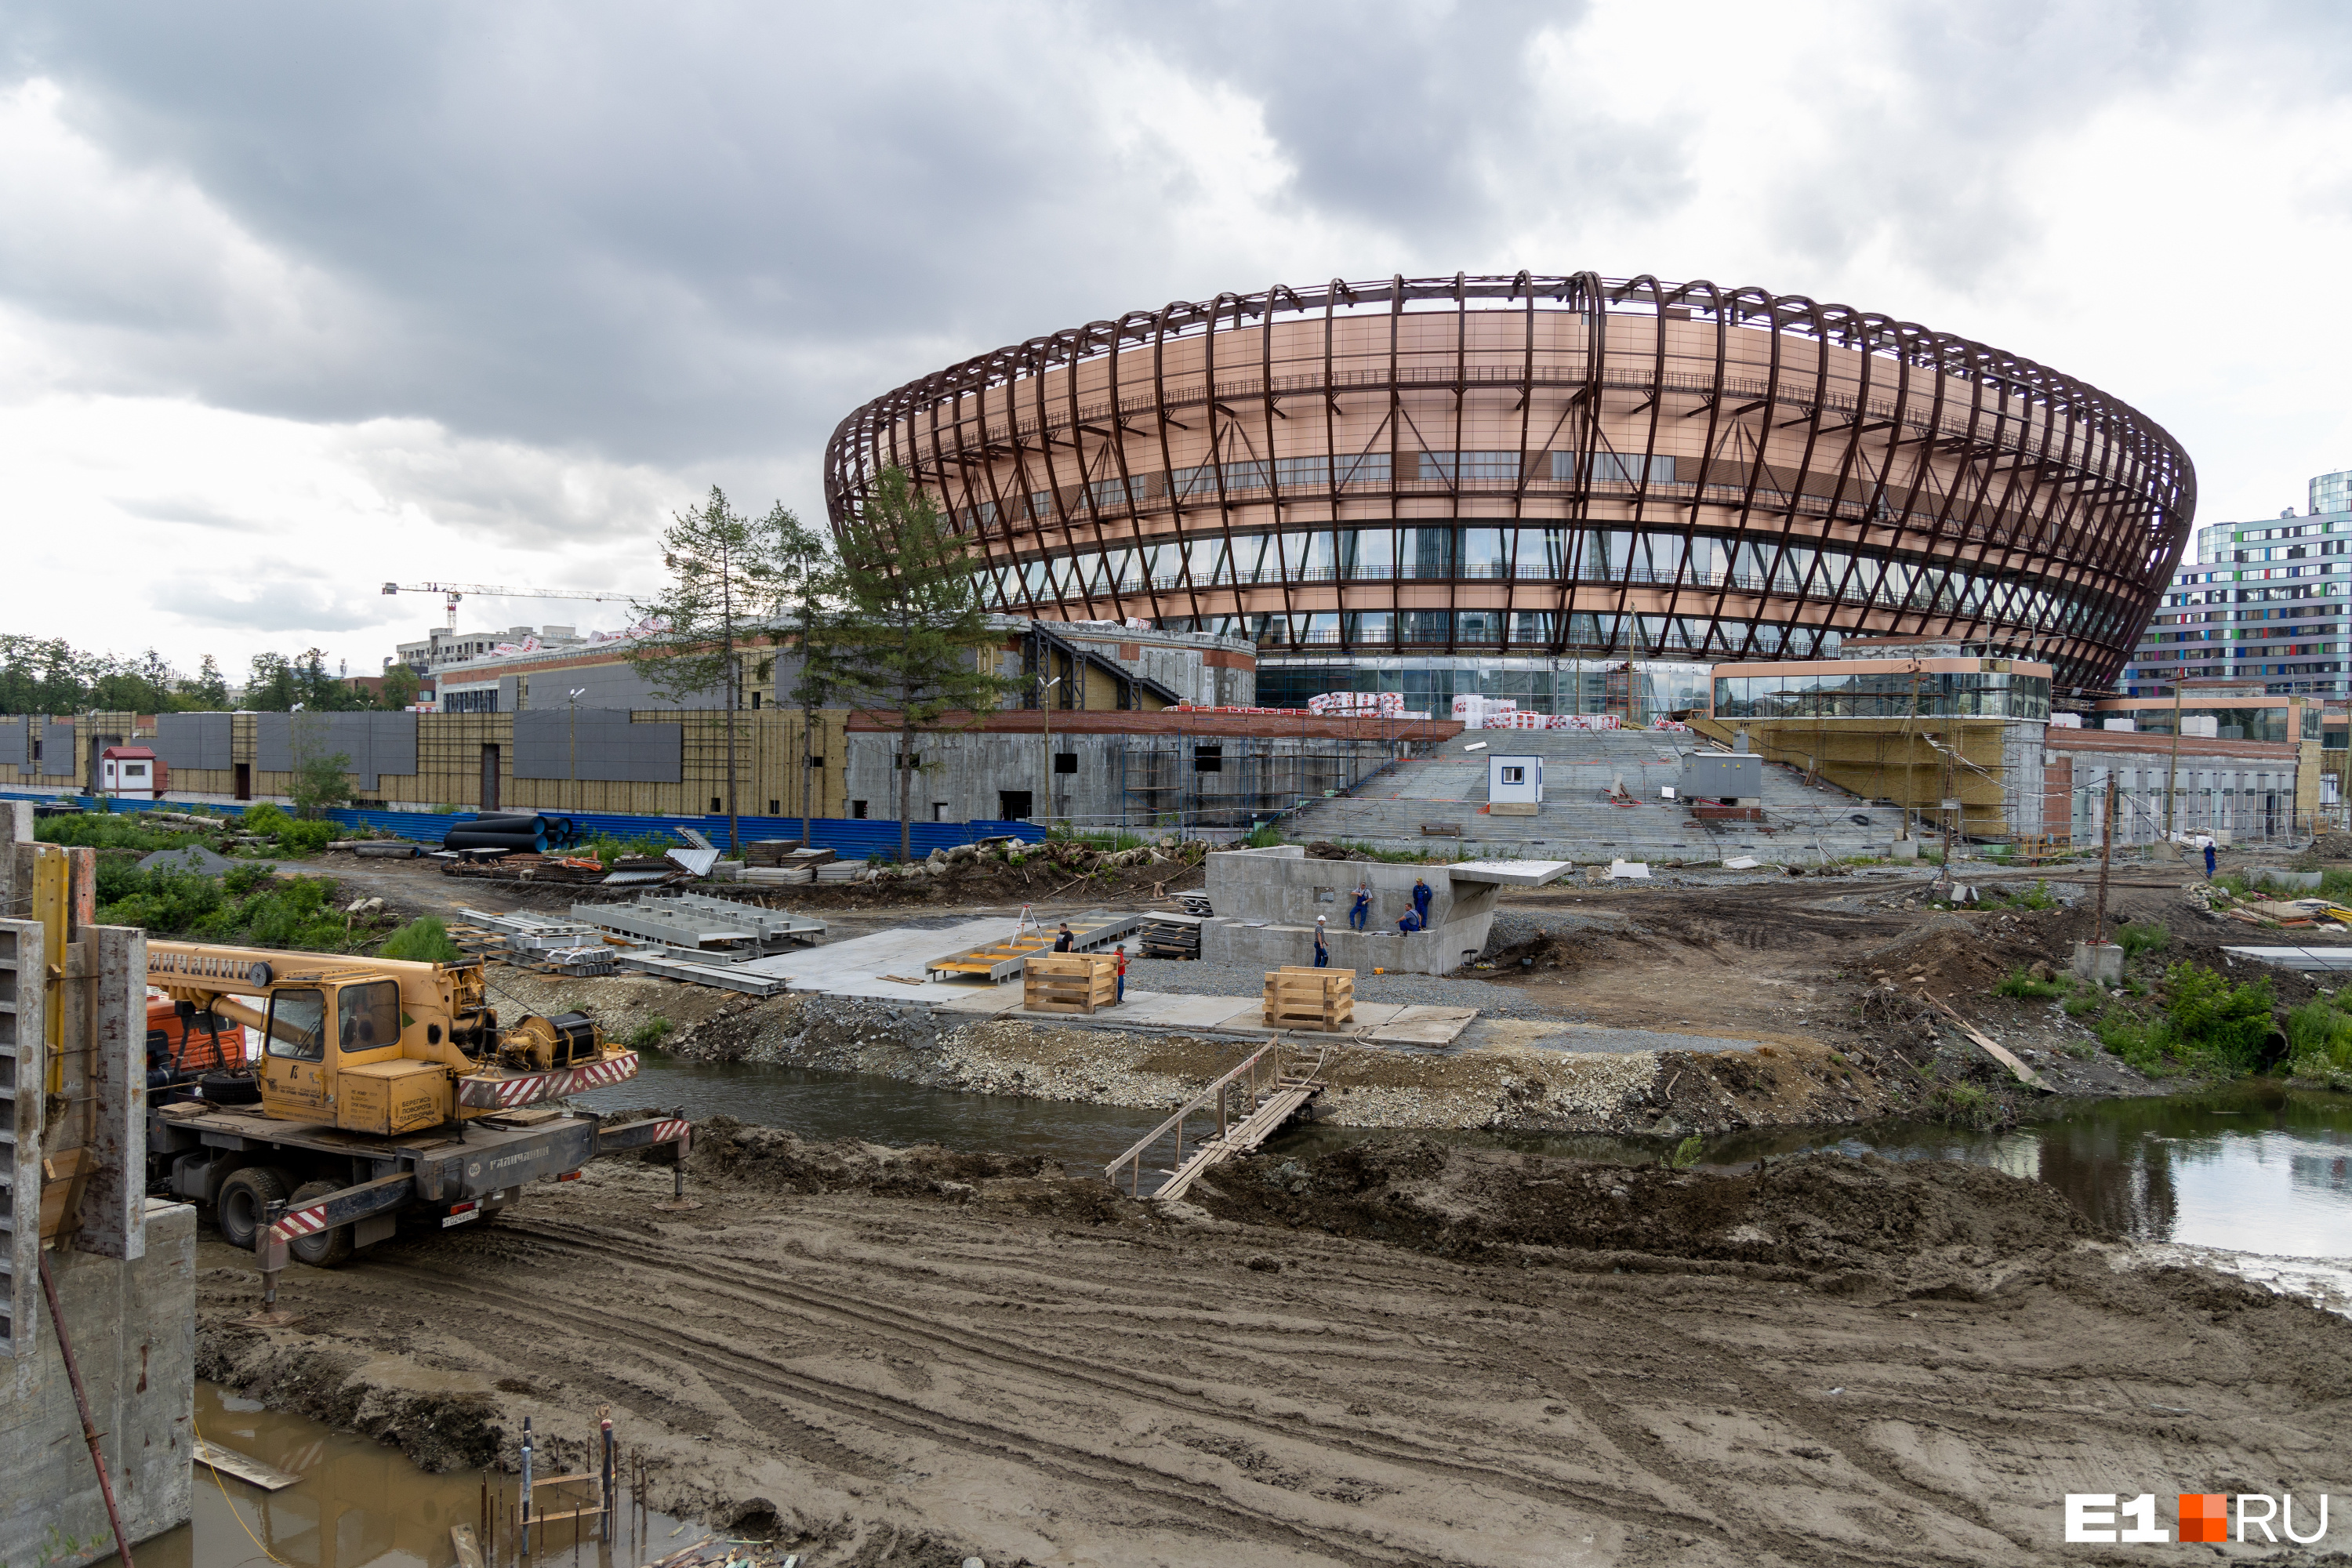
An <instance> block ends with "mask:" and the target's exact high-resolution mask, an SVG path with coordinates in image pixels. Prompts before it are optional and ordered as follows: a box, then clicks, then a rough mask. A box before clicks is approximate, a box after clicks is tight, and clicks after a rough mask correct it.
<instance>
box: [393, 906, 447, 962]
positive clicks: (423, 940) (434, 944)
mask: <svg viewBox="0 0 2352 1568" xmlns="http://www.w3.org/2000/svg"><path fill="white" fill-rule="evenodd" d="M376 956H377V957H378V958H398V959H407V960H410V961H412V962H414V963H457V961H458V960H459V959H461V958H463V957H465V956H466V955H465V954H464V953H462V952H458V951H457V943H456V942H451V941H450V940H449V928H448V927H447V926H446V925H444V924H442V923H441V920H440V917H439V916H437V915H423V916H420V917H418V918H417V919H415V920H413V921H409V922H408V923H407V924H406V925H404V926H403V927H401V928H400V929H399V930H398V931H394V932H393V933H392V934H391V935H390V936H388V937H386V938H384V939H383V946H382V947H380V948H378V949H376Z"/></svg>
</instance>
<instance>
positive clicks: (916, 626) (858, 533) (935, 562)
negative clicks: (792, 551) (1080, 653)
mask: <svg viewBox="0 0 2352 1568" xmlns="http://www.w3.org/2000/svg"><path fill="white" fill-rule="evenodd" d="M842 568H843V586H844V588H845V595H846V599H847V614H846V615H845V617H844V619H843V621H842V623H841V625H840V626H839V628H838V630H837V631H836V634H835V636H836V638H837V640H838V642H839V643H840V645H841V647H842V650H843V658H844V668H845V669H846V670H847V671H849V675H850V679H852V680H853V681H854V682H855V684H856V686H858V687H859V688H860V689H863V690H864V691H865V692H866V693H868V694H870V695H872V696H874V697H877V698H880V699H882V700H887V701H888V702H889V703H890V704H891V705H892V707H893V708H895V709H896V710H897V712H898V759H897V762H898V858H899V859H900V860H901V861H904V860H906V859H907V858H908V856H909V854H910V852H911V849H912V840H913V831H912V827H911V823H912V819H913V793H914V784H915V773H916V770H917V766H918V761H917V757H916V752H915V737H916V735H917V733H918V731H920V730H923V729H925V728H928V727H929V726H931V725H934V724H936V723H938V722H939V721H940V718H941V717H942V716H944V715H945V714H947V713H950V712H954V711H971V712H977V711H978V710H982V709H984V708H989V707H992V706H994V704H995V701H996V700H997V698H999V697H1000V696H1002V695H1003V693H1004V692H1005V690H1006V689H1009V688H1010V687H1011V686H1012V685H1013V682H1012V681H1010V680H1007V679H1004V678H1003V677H1001V676H999V675H997V674H996V673H995V670H994V668H993V667H994V664H995V662H996V652H997V650H998V648H999V647H1001V646H1002V645H1003V637H1004V634H1003V632H1001V631H999V630H997V629H996V628H994V627H992V626H990V625H989V624H988V616H987V615H986V613H985V612H984V611H982V608H981V597H980V584H979V582H978V579H977V576H976V574H977V572H978V569H979V562H978V560H977V559H976V558H975V557H974V556H973V555H972V554H971V552H970V551H968V550H967V549H966V548H965V547H964V545H963V542H961V541H960V540H958V539H957V538H956V537H955V535H954V534H953V533H952V532H951V531H950V530H949V529H948V527H947V524H946V521H945V519H943V518H942V517H941V516H940V510H939V506H938V504H937V503H936V502H934V501H933V500H931V498H930V497H929V495H927V494H925V493H924V492H923V491H922V490H920V489H917V488H915V486H914V485H913V484H911V483H910V482H908V479H907V476H906V474H905V473H903V472H902V471H900V470H899V469H898V468H885V469H884V470H882V473H881V476H880V477H879V478H878V479H876V481H875V484H874V488H873V489H872V491H871V492H870V493H869V494H868V495H867V497H866V504H865V507H864V509H863V510H862V511H861V512H860V513H859V514H858V516H857V517H856V519H855V520H854V521H853V522H852V523H851V526H850V529H849V537H848V538H847V539H845V541H844V542H843V546H842Z"/></svg>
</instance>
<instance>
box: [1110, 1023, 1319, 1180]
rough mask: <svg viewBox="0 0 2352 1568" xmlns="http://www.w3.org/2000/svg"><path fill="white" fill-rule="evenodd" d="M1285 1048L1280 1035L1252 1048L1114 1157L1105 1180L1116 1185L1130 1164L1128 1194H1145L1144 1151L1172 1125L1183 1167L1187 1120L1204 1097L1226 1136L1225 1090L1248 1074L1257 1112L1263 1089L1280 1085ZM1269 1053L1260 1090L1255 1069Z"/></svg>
mask: <svg viewBox="0 0 2352 1568" xmlns="http://www.w3.org/2000/svg"><path fill="white" fill-rule="evenodd" d="M1282 1047H1283V1042H1282V1041H1281V1039H1280V1038H1279V1037H1277V1038H1276V1039H1272V1040H1269V1041H1267V1042H1266V1043H1265V1045H1263V1046H1260V1047H1258V1048H1257V1049H1256V1050H1255V1051H1252V1052H1251V1053H1250V1054H1249V1055H1248V1056H1246V1057H1244V1058H1242V1060H1241V1061H1240V1063H1239V1064H1238V1065H1236V1066H1235V1067H1234V1068H1233V1070H1232V1071H1230V1072H1228V1073H1226V1074H1225V1075H1224V1077H1223V1078H1221V1079H1217V1081H1216V1082H1214V1083H1213V1084H1210V1085H1209V1086H1208V1087H1207V1088H1205V1089H1202V1090H1201V1091H1200V1092H1199V1093H1198V1094H1195V1095H1194V1096H1193V1097H1192V1099H1190V1100H1186V1101H1185V1102H1184V1103H1183V1104H1181V1105H1180V1106H1178V1107H1177V1108H1176V1113H1175V1114H1174V1115H1173V1116H1171V1117H1170V1118H1169V1119H1168V1120H1167V1121H1163V1122H1161V1123H1160V1125H1159V1126H1157V1127H1155V1128H1153V1129H1152V1130H1151V1131H1149V1132H1147V1133H1145V1134H1144V1135H1143V1136H1142V1137H1141V1138H1139V1139H1138V1140H1137V1141H1136V1142H1135V1145H1134V1147H1132V1148H1130V1149H1129V1150H1128V1151H1127V1152H1125V1153H1124V1154H1121V1155H1120V1156H1119V1157H1118V1159H1116V1160H1113V1161H1112V1162H1111V1163H1109V1164H1108V1165H1105V1166H1104V1167H1103V1179H1104V1180H1105V1181H1107V1182H1108V1183H1110V1184H1111V1185H1112V1186H1114V1187H1115V1186H1117V1185H1118V1173H1119V1167H1120V1166H1122V1165H1124V1166H1127V1167H1128V1168H1129V1169H1128V1188H1127V1191H1128V1195H1129V1197H1141V1196H1142V1195H1143V1155H1144V1151H1146V1150H1148V1149H1150V1147H1151V1145H1152V1144H1154V1143H1157V1142H1159V1141H1160V1138H1161V1137H1162V1136H1164V1135H1165V1134H1166V1133H1167V1131H1168V1130H1169V1129H1170V1128H1171V1127H1172V1128H1174V1129H1175V1130H1176V1159H1175V1164H1176V1166H1177V1167H1179V1168H1181V1166H1182V1165H1183V1163H1184V1119H1185V1118H1186V1117H1188V1116H1190V1115H1191V1114H1192V1112H1193V1111H1195V1110H1199V1109H1200V1107H1201V1104H1202V1101H1203V1100H1208V1099H1210V1098H1211V1097H1214V1098H1215V1100H1216V1102H1217V1136H1218V1137H1220V1138H1223V1136H1224V1135H1225V1132H1226V1131H1227V1129H1228V1127H1229V1126H1230V1119H1229V1117H1228V1115H1227V1109H1226V1104H1225V1091H1226V1090H1227V1089H1230V1088H1231V1087H1232V1086H1233V1083H1234V1079H1238V1078H1241V1077H1242V1076H1243V1075H1244V1074H1247V1075H1248V1079H1249V1089H1250V1110H1252V1111H1255V1110H1256V1109H1257V1105H1258V1101H1259V1100H1260V1099H1261V1098H1262V1097H1263V1093H1264V1092H1270V1091H1271V1090H1272V1089H1277V1088H1279V1087H1280V1086H1281V1083H1282ZM1269 1056H1271V1057H1272V1058H1274V1060H1273V1063H1272V1067H1271V1071H1270V1072H1269V1074H1268V1076H1267V1079H1266V1085H1267V1089H1266V1090H1265V1091H1261V1090H1260V1089H1259V1088H1258V1075H1257V1070H1256V1069H1257V1066H1258V1064H1259V1063H1260V1062H1262V1061H1265V1058H1267V1057H1269ZM1247 1119H1248V1118H1247V1115H1246V1114H1244V1118H1243V1120H1244V1121H1246V1120H1247ZM1204 1142H1205V1140H1204Z"/></svg>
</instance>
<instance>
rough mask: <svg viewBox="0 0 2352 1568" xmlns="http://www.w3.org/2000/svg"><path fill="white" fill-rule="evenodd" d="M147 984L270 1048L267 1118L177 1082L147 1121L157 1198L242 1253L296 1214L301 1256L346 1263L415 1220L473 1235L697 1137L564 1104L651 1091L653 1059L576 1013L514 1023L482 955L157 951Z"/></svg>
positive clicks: (262, 1081) (186, 945)
mask: <svg viewBox="0 0 2352 1568" xmlns="http://www.w3.org/2000/svg"><path fill="white" fill-rule="evenodd" d="M147 981H148V984H149V985H150V987H152V988H153V989H155V990H159V991H161V992H163V994H164V995H165V996H167V997H169V998H171V999H172V1001H173V1003H175V1004H184V1005H188V1006H189V1007H191V1008H192V1009H201V1010H203V1011H205V1012H207V1013H209V1014H211V1015H214V1016H217V1017H220V1018H225V1019H228V1020H230V1021H232V1022H234V1023H236V1024H241V1025H243V1026H245V1027H246V1028H247V1029H248V1030H250V1031H251V1032H252V1033H253V1035H254V1036H255V1037H256V1038H257V1040H258V1041H259V1049H258V1050H257V1052H255V1053H252V1054H251V1056H250V1058H249V1059H251V1060H252V1062H253V1080H254V1086H255V1090H256V1096H255V1097H256V1098H257V1101H258V1103H251V1104H231V1103H223V1102H222V1101H221V1100H216V1099H210V1098H207V1096H206V1093H205V1091H204V1090H203V1089H201V1088H199V1089H193V1090H192V1089H187V1088H185V1087H174V1088H171V1089H163V1090H160V1091H158V1092H156V1093H155V1094H154V1095H153V1097H152V1099H151V1102H150V1112H149V1118H148V1148H149V1154H150V1170H149V1176H150V1181H151V1184H152V1186H154V1187H156V1188H157V1189H159V1190H161V1191H163V1192H166V1193H169V1194H173V1195H176V1196H179V1197H184V1198H191V1199H194V1200H195V1201H197V1202H199V1203H204V1204H207V1205H215V1214H216V1217H217V1219H218V1221H219V1224H220V1227H221V1231H222V1234H223V1236H224V1237H226V1239H227V1240H229V1241H230V1242H232V1243H233V1244H235V1245H237V1246H241V1247H250V1246H252V1245H253V1244H254V1241H255V1238H256V1237H257V1233H258V1231H259V1229H260V1228H261V1227H262V1226H263V1225H264V1224H265V1223H266V1222H267V1221H268V1219H269V1217H270V1215H271V1214H272V1212H273V1210H274V1209H278V1208H283V1209H284V1210H285V1213H284V1215H283V1216H282V1219H281V1222H280V1223H281V1224H282V1225H285V1226H292V1227H293V1231H294V1233H295V1235H296V1236H297V1237H298V1239H296V1240H294V1241H293V1243H292V1250H293V1253H294V1256H296V1257H297V1258H300V1259H301V1260H302V1261H304V1262H307V1263H312V1264H320V1265H328V1264H332V1263H334V1262H338V1261H340V1260H341V1258H343V1257H345V1256H348V1255H349V1253H350V1252H351V1250H352V1247H354V1246H360V1247H364V1246H368V1245H371V1244H373V1242H375V1241H379V1240H382V1239H383V1238H384V1237H388V1236H390V1235H391V1234H392V1233H393V1230H394V1226H395V1223H396V1221H397V1220H398V1219H399V1218H400V1217H401V1216H402V1215H403V1214H404V1213H407V1214H424V1215H437V1216H438V1217H439V1220H440V1223H441V1224H442V1225H444V1226H449V1225H456V1224H462V1223H465V1222H466V1221H468V1220H473V1219H478V1218H481V1217H484V1216H486V1215H488V1214H492V1213H495V1212H497V1210H498V1209H499V1208H502V1207H504V1206H505V1205H507V1204H509V1203H511V1202H513V1201H514V1199H515V1197H516V1196H517V1195H518V1194H519V1191H520V1187H521V1186H522V1185H523V1184H527V1183H530V1182H533V1181H538V1180H541V1179H545V1178H554V1179H558V1180H569V1179H571V1178H572V1177H573V1176H576V1175H578V1174H579V1173H580V1168H581V1167H582V1166H583V1164H585V1163H587V1162H588V1161H589V1160H591V1159H593V1158H594V1157H595V1156H596V1155H597V1154H599V1153H609V1152H615V1151H618V1150H624V1149H641V1148H645V1147H647V1146H649V1145H651V1144H653V1143H657V1142H683V1140H684V1139H685V1137H686V1135H687V1132H686V1125H685V1123H684V1122H682V1121H677V1120H675V1119H648V1120H646V1121H639V1122H633V1123H630V1124H629V1125H627V1126H625V1127H606V1126H603V1125H600V1123H599V1122H598V1120H597V1119H596V1118H595V1117H594V1116H593V1114H590V1113H588V1112H585V1111H572V1110H562V1109H559V1108H554V1107H551V1106H549V1105H548V1102H550V1101H554V1100H562V1099H563V1098H565V1097H566V1096H569V1095H572V1094H576V1093H579V1092H581V1091H582V1090H583V1089H595V1088H603V1087H604V1086H607V1085H610V1084H615V1083H621V1082H625V1081H626V1080H627V1079H631V1078H633V1077H635V1075H636V1071H637V1056H636V1053H635V1052H634V1051H629V1050H625V1049H623V1048H621V1047H614V1046H610V1045H607V1044H606V1043H605V1042H604V1040H603V1039H602V1038H601V1037H599V1035H598V1033H597V1030H596V1026H595V1025H594V1023H593V1022H592V1021H591V1020H590V1019H588V1018H587V1017H585V1016H583V1015H581V1014H578V1013H566V1014H562V1015H559V1016H555V1017H541V1016H529V1017H525V1018H522V1019H520V1020H518V1021H517V1022H516V1023H514V1024H512V1025H510V1026H504V1027H501V1026H500V1025H499V1017H498V1014H497V1013H496V1012H495V1011H493V1010H492V1009H491V1008H490V1006H489V1005H488V1001H487V986H486V985H485V984H484V981H483V977H482V971H481V964H480V962H479V961H478V960H469V961H466V962H463V963H409V962H402V961H394V960H388V959H373V958H354V957H342V956H337V955H330V954H311V953H298V952H275V951H269V950H265V949H256V948H233V947H215V946H212V945H210V944H206V943H201V942H149V943H148V944H147ZM289 1205H290V1206H289Z"/></svg>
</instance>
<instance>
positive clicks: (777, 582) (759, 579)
mask: <svg viewBox="0 0 2352 1568" xmlns="http://www.w3.org/2000/svg"><path fill="white" fill-rule="evenodd" d="M788 526H789V527H790V528H794V529H796V528H797V527H798V526H799V524H798V522H797V521H796V520H795V519H794V518H793V514H792V513H791V512H789V511H786V510H784V509H783V508H782V506H778V507H776V508H775V509H774V510H771V511H770V512H769V513H768V515H767V516H765V517H763V518H758V519H753V518H749V517H746V516H744V515H743V514H742V513H741V512H739V511H737V510H735V509H734V507H733V506H732V505H731V504H730V502H729V501H728V500H727V494H726V492H725V491H723V490H721V489H719V487H718V486H717V485H713V486H711V487H710V496H709V500H706V501H705V502H704V503H703V504H702V505H701V506H700V507H698V508H696V509H695V510H690V511H684V512H678V513H674V514H673V520H672V523H671V526H670V527H669V528H667V529H666V530H664V531H663V532H662V564H663V565H664V566H666V567H667V568H668V569H669V573H670V585H669V587H668V588H667V590H665V591H664V593H663V594H662V595H661V596H660V597H659V598H656V599H655V600H654V601H652V602H651V603H650V604H643V605H631V606H630V608H631V609H632V610H633V611H634V612H635V615H636V616H638V617H639V618H640V619H644V620H650V621H652V622H654V623H655V625H656V628H657V629H656V630H655V631H653V632H651V633H649V634H647V635H646V636H645V637H639V638H638V639H637V640H636V641H635V642H634V643H632V644H631V645H630V647H629V650H628V655H627V657H628V661H629V668H631V669H632V670H634V671H635V672H636V674H637V676H638V678H639V679H642V680H644V681H645V682H646V684H647V685H648V686H651V687H652V688H653V689H654V690H655V691H656V693H658V694H659V695H660V696H661V697H663V698H664V699H666V700H668V701H671V702H677V703H681V704H683V703H685V702H687V701H688V700H692V699H694V698H697V697H704V696H708V695H711V694H716V695H717V696H718V697H719V699H720V700H721V701H722V702H723V703H724V705H725V708H726V712H727V847H728V849H729V851H730V853H731V852H733V851H735V850H736V849H738V848H739V847H740V840H741V837H742V827H741V822H740V812H739V809H738V807H737V804H736V798H735V795H736V783H737V781H736V762H735V728H736V718H735V714H736V710H738V709H740V708H741V707H742V705H743V695H742V693H743V659H742V654H741V646H742V643H743V640H744V638H745V637H748V636H750V635H751V634H753V633H755V632H758V631H763V630H765V629H767V627H768V626H769V623H770V622H771V621H772V619H773V618H774V616H775V614H776V610H777V606H778V605H779V604H780V603H781V602H782V597H783V595H784V592H785V589H786V586H787V584H788V581H789V579H788V576H787V574H788V573H789V572H790V571H791V569H792V564H793V556H792V552H791V551H790V550H789V549H788V547H787V543H786V538H785V535H786V531H787V527H788Z"/></svg>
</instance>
